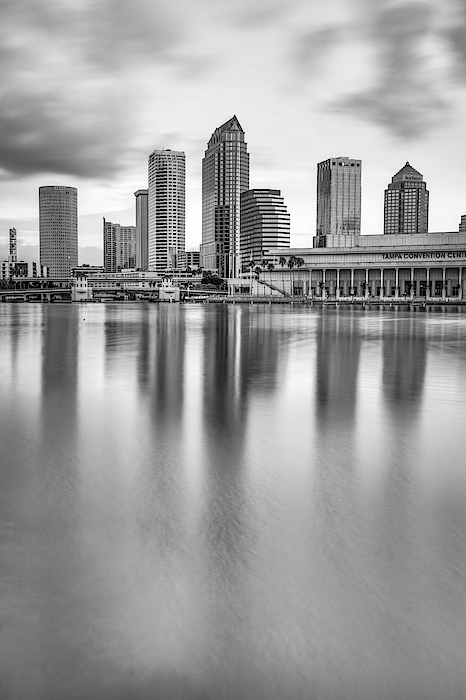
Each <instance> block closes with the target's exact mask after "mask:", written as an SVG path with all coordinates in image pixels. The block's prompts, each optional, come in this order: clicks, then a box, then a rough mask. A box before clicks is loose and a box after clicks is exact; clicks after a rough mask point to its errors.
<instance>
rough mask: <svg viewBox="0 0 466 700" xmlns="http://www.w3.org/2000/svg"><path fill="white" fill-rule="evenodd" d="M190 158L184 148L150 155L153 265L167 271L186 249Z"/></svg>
mask: <svg viewBox="0 0 466 700" xmlns="http://www.w3.org/2000/svg"><path fill="white" fill-rule="evenodd" d="M185 200H186V159H185V154H184V153H183V152H182V151H171V150H169V149H167V150H162V151H153V152H152V153H151V154H150V156H149V189H148V247H149V260H148V263H149V269H151V270H155V271H156V272H160V273H163V272H165V271H168V270H173V269H175V268H176V267H177V265H178V258H179V256H180V255H181V254H182V253H184V251H185V207H186V204H185Z"/></svg>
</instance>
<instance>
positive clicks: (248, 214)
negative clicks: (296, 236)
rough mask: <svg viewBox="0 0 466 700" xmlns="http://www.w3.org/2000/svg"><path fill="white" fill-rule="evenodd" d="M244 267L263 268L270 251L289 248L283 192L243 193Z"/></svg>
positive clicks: (241, 245) (252, 191)
mask: <svg viewBox="0 0 466 700" xmlns="http://www.w3.org/2000/svg"><path fill="white" fill-rule="evenodd" d="M240 199H241V225H240V252H241V265H242V267H243V271H244V268H245V267H246V266H247V265H248V264H249V263H250V262H255V263H256V264H260V263H261V262H262V260H263V259H264V258H267V255H268V251H269V250H270V249H271V248H289V247H290V215H289V214H288V212H287V209H286V205H285V202H284V200H283V197H282V196H281V192H280V190H269V189H266V190H265V189H254V190H246V192H242V193H241V198H240Z"/></svg>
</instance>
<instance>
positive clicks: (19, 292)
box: [0, 288, 71, 303]
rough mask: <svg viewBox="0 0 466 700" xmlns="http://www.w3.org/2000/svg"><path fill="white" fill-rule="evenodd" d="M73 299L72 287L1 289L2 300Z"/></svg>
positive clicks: (53, 300) (38, 300) (43, 300)
mask: <svg viewBox="0 0 466 700" xmlns="http://www.w3.org/2000/svg"><path fill="white" fill-rule="evenodd" d="M4 301H12V302H24V301H35V302H42V303H43V302H57V301H71V289H57V288H54V289H0V302H4Z"/></svg>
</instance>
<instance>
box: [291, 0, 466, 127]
mask: <svg viewBox="0 0 466 700" xmlns="http://www.w3.org/2000/svg"><path fill="white" fill-rule="evenodd" d="M445 9H446V10H448V11H449V12H448V11H447V12H443V10H445ZM455 10H456V12H455ZM458 10H461V11H460V12H458ZM351 44H353V46H354V47H357V48H361V47H365V49H366V53H367V56H368V61H367V74H366V77H367V75H368V74H372V84H371V87H370V88H366V89H363V90H360V91H355V92H352V93H346V94H345V90H344V85H342V86H341V88H340V90H339V92H338V93H337V94H336V95H335V98H334V99H333V100H331V101H330V102H329V103H328V104H327V105H326V108H327V109H329V110H331V111H341V112H349V113H352V114H355V115H357V116H359V117H361V118H364V119H368V120H370V121H372V122H376V123H379V124H382V125H383V126H384V127H385V128H387V129H388V130H389V131H391V132H393V133H394V134H396V135H398V136H401V137H409V138H412V137H416V136H421V135H423V134H424V133H426V132H427V131H429V129H431V128H432V127H433V126H435V125H436V124H438V123H439V122H441V121H442V120H443V119H444V118H445V116H446V114H447V113H448V112H450V111H451V110H452V109H454V105H455V95H454V91H453V90H452V88H451V84H452V82H453V81H454V79H455V76H456V78H457V77H459V76H462V79H464V80H466V0H446V5H443V6H442V7H439V6H438V5H436V4H435V3H433V2H429V1H427V0H425V1H419V2H414V1H413V0H408V1H405V2H403V0H400V1H398V2H395V1H391V0H379V1H378V2H372V1H371V2H368V1H366V0H362V1H361V2H360V3H355V4H354V14H353V15H352V16H351V18H350V19H347V20H346V22H344V23H336V24H335V25H332V26H329V27H323V28H320V29H317V30H311V31H307V32H303V33H302V34H301V35H300V36H299V37H297V39H296V41H295V42H294V61H295V65H297V66H298V68H299V71H300V73H301V74H302V73H303V71H304V72H307V74H308V76H309V77H310V78H312V76H313V75H315V74H316V73H317V74H318V73H319V72H321V71H323V70H325V69H326V62H327V59H328V57H329V56H330V55H331V54H332V53H333V52H335V54H336V52H337V51H340V53H339V54H338V55H339V57H340V58H344V54H345V52H346V50H347V48H348V46H349V45H351ZM436 52H437V56H436ZM350 55H351V54H350ZM451 55H453V57H454V58H453V61H451V62H450V64H447V65H446V67H444V68H442V69H439V67H438V65H439V62H438V61H436V58H437V57H438V56H440V57H441V59H442V60H444V59H445V56H451ZM344 74H345V75H346V74H347V73H346V72H345V71H344Z"/></svg>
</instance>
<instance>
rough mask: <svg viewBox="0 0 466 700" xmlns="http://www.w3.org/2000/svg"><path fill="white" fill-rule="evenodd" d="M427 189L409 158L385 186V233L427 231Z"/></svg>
mask: <svg viewBox="0 0 466 700" xmlns="http://www.w3.org/2000/svg"><path fill="white" fill-rule="evenodd" d="M428 223H429V192H428V190H427V185H426V183H425V182H424V180H423V176H422V174H421V173H420V172H418V171H417V170H415V169H414V168H413V166H412V165H410V164H409V163H408V162H407V163H406V165H404V166H403V167H402V168H401V170H399V171H398V172H397V173H396V175H394V176H393V177H392V181H391V183H390V184H389V185H388V188H387V189H386V190H385V203H384V227H383V232H384V233H386V234H413V233H427V232H428Z"/></svg>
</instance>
